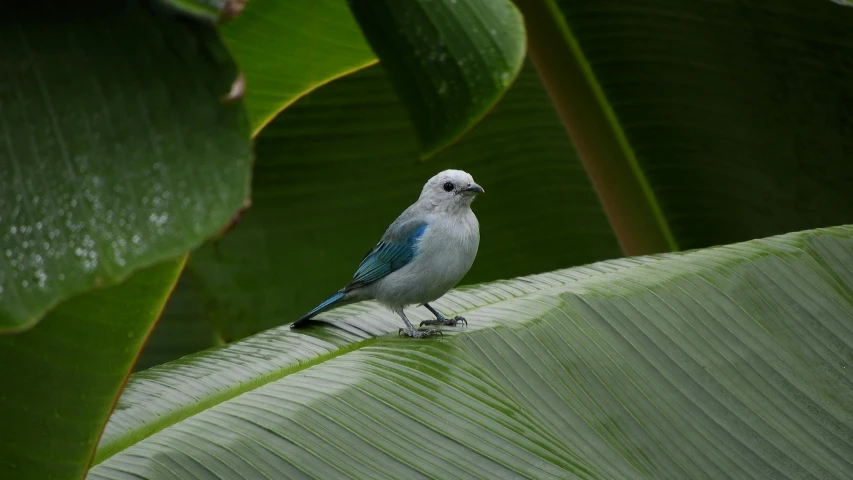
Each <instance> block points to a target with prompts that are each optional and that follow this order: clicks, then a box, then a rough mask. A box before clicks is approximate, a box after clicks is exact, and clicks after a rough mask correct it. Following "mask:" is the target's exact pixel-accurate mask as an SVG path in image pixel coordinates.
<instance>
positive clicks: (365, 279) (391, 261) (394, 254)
mask: <svg viewBox="0 0 853 480" xmlns="http://www.w3.org/2000/svg"><path fill="white" fill-rule="evenodd" d="M426 229H427V224H426V222H423V221H412V220H409V221H404V222H395V223H394V224H392V226H391V227H389V229H388V231H387V232H385V236H384V237H383V240H382V241H381V242H379V243H377V244H376V246H375V247H373V249H372V250H370V251H369V252H367V255H365V257H364V259H363V260H362V261H361V264H359V266H358V269H357V270H356V272H355V275H354V276H353V277H352V281H350V283H349V284H348V285H347V286H346V287H344V288H342V289H340V290H339V291H337V292H336V293H335V294H334V295H332V296H331V297H329V298H327V299H326V300H325V301H324V302H323V303H321V304H320V305H317V306H316V307H314V309H312V310H311V311H310V312H308V313H306V314H305V315H303V316H302V317H301V318H300V319H299V320H297V321H295V322H293V324H292V325H291V327H299V326H300V325H302V324H304V323H305V322H307V321H308V320H310V319H311V318H312V317H314V315H317V314H318V313H320V312H324V311H326V310H328V309H330V308H332V307H335V306H338V305H341V304H345V303H348V302H347V300H346V293H347V292H348V291H350V290H352V289H354V288H358V287H361V286H364V285H367V284H369V283H373V282H375V281H377V280H379V279H381V278H383V277H384V276H386V275H388V274H389V273H391V272H393V271H394V270H397V269H399V268H402V267H403V266H405V265H406V264H407V263H409V262H411V261H412V259H413V258H414V257H415V254H416V253H417V251H418V242H420V239H421V237H422V236H423V234H424V232H426Z"/></svg>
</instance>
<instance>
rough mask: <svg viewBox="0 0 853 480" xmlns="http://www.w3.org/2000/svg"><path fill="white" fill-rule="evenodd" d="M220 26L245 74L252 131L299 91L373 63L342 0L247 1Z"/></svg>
mask: <svg viewBox="0 0 853 480" xmlns="http://www.w3.org/2000/svg"><path fill="white" fill-rule="evenodd" d="M220 30H221V32H222V36H223V37H224V38H225V41H226V42H227V43H228V46H229V47H230V49H231V51H232V52H233V53H234V56H235V57H236V58H237V61H238V62H239V63H240V66H241V68H242V71H243V73H244V74H245V75H246V85H247V90H246V108H247V109H248V110H249V116H250V117H251V119H252V126H253V127H252V130H253V133H254V134H257V133H258V132H259V131H260V130H261V129H262V128H263V127H264V126H265V125H266V124H267V123H268V122H269V121H270V120H272V118H273V117H275V115H276V114H277V113H278V112H280V111H281V110H283V109H284V108H286V107H287V106H288V105H290V104H291V103H293V102H294V101H296V99H297V98H299V97H301V96H302V95H305V94H306V93H308V92H309V91H311V90H313V89H315V88H317V87H318V86H320V85H322V84H324V83H326V82H328V81H329V80H332V79H334V78H336V77H339V76H341V75H345V74H347V73H349V72H352V71H354V70H358V69H361V68H363V67H366V66H368V65H370V64H373V63H376V57H375V56H374V55H373V52H372V51H371V50H370V47H369V46H368V45H367V42H366V41H365V40H364V37H363V36H362V34H361V30H359V28H358V24H357V23H356V22H355V19H353V16H352V13H350V11H349V8H347V4H346V1H345V0H287V1H285V2H282V1H280V0H252V1H251V2H249V3H248V4H247V5H246V6H245V8H244V10H243V11H242V12H241V13H240V15H239V16H238V17H237V18H236V19H235V20H233V21H231V22H228V23H226V24H224V25H222V27H221V28H220Z"/></svg>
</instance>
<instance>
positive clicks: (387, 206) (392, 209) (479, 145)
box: [187, 66, 619, 341]
mask: <svg viewBox="0 0 853 480" xmlns="http://www.w3.org/2000/svg"><path fill="white" fill-rule="evenodd" d="M256 152H257V156H258V159H257V162H256V167H255V171H254V184H253V191H254V195H253V205H252V208H251V209H249V210H248V211H247V212H246V213H245V215H244V216H243V218H242V220H241V221H240V224H239V225H237V227H236V228H235V229H234V230H232V231H231V232H229V233H228V235H225V236H224V237H223V238H222V239H221V240H220V241H219V242H218V244H217V246H216V247H215V248H214V247H213V246H212V245H207V246H205V247H203V248H201V249H199V250H198V251H196V252H194V253H193V255H192V257H191V259H190V264H189V266H188V268H187V275H190V276H191V277H192V280H193V282H194V284H195V285H197V286H198V291H199V293H200V294H201V297H202V302H203V304H204V305H205V311H206V312H207V313H208V314H209V315H210V316H211V318H212V319H213V321H214V323H215V325H216V326H217V329H218V330H219V331H220V334H221V335H222V337H223V338H224V339H225V340H226V341H232V340H234V339H238V338H242V337H245V336H247V335H250V334H252V333H257V332H259V331H261V330H264V329H267V328H271V327H273V326H277V325H281V324H284V323H290V322H292V321H293V320H295V319H296V318H298V317H299V316H300V315H302V314H303V313H305V312H307V311H308V310H310V309H311V308H312V307H314V306H315V305H316V304H317V303H319V302H320V301H322V300H323V299H325V298H326V297H327V296H328V295H330V294H331V292H334V291H336V290H337V289H339V288H340V287H341V286H343V284H345V283H346V282H347V281H348V280H349V279H350V278H351V277H352V274H353V272H354V271H355V268H356V267H357V266H358V262H359V261H360V260H361V258H362V257H364V254H365V252H367V251H368V250H369V249H370V248H372V247H373V245H375V244H376V242H377V241H378V240H379V238H380V237H381V236H382V232H384V231H385V229H386V228H387V226H388V224H390V223H391V222H392V221H393V220H394V218H396V216H397V215H399V214H400V212H402V211H403V210H404V209H405V208H406V207H408V206H409V205H410V204H411V203H412V202H414V201H415V200H416V199H417V196H418V195H419V193H420V191H421V189H422V188H423V184H424V182H426V180H427V179H428V178H429V177H431V176H433V175H434V174H436V173H438V172H439V171H441V170H443V169H445V168H461V169H464V170H466V171H468V172H470V173H471V174H472V175H473V176H474V178H476V179H477V181H478V182H479V183H480V184H481V185H483V186H484V187H485V189H486V192H487V193H486V194H485V195H483V196H481V197H480V198H478V199H477V201H476V202H475V203H474V207H473V208H474V211H475V212H476V214H477V216H478V218H479V220H480V229H481V233H482V235H481V237H482V239H481V244H480V251H479V253H478V258H477V261H476V262H475V263H474V267H473V268H472V270H471V272H470V273H469V274H468V276H466V278H465V279H464V282H466V283H472V282H482V281H485V280H493V279H497V278H507V277H513V276H518V275H524V274H530V273H536V272H542V271H549V270H553V269H555V268H560V267H565V266H571V265H578V264H583V263H589V262H593V261H596V260H601V259H605V258H615V257H618V256H619V249H618V245H617V244H616V241H615V240H614V238H613V233H612V231H611V230H610V227H609V225H608V224H607V219H606V217H605V216H604V214H603V213H602V212H601V209H600V206H599V204H598V200H597V198H596V196H595V192H594V191H593V190H592V188H591V186H590V184H589V181H588V179H587V178H586V175H585V174H584V172H583V169H582V168H581V166H580V163H579V162H578V161H577V157H576V155H575V153H574V151H573V150H572V147H571V143H570V141H569V139H568V138H567V137H566V135H565V133H564V132H563V129H562V126H561V125H560V122H559V119H558V118H557V116H556V114H555V113H554V111H553V110H552V109H551V107H550V105H549V101H548V97H547V94H546V93H545V92H544V91H543V89H542V87H541V84H540V83H539V80H538V79H537V78H536V75H535V72H534V71H533V70H532V68H529V67H528V68H526V69H525V70H524V71H523V72H522V74H521V76H520V77H519V79H518V80H517V82H516V83H515V85H514V86H513V89H512V90H511V91H510V92H509V93H508V94H507V96H506V98H505V99H504V101H503V102H501V104H500V105H499V106H498V107H497V108H496V109H495V110H493V111H492V113H491V114H490V115H489V117H488V118H486V119H485V120H484V121H483V123H481V124H480V125H479V126H478V127H477V128H476V129H475V130H474V131H473V132H471V134H469V135H467V136H466V137H465V139H463V140H462V141H461V142H460V143H458V144H456V145H454V146H452V147H451V148H449V149H447V150H445V151H443V152H441V154H439V155H437V156H436V157H435V158H434V159H432V160H431V161H430V162H427V163H420V162H416V158H417V152H418V146H417V140H416V138H415V136H414V134H413V132H412V129H411V126H410V124H409V122H408V120H407V118H406V112H405V110H404V109H403V107H402V106H401V105H400V104H399V102H398V100H397V97H396V95H395V94H394V91H393V89H392V87H391V85H390V84H389V82H388V81H387V79H386V78H385V75H384V73H383V71H382V70H381V69H380V68H378V66H375V67H371V68H369V69H366V70H363V71H361V72H358V73H356V74H354V75H350V76H347V77H346V78H342V79H340V80H338V81H336V82H334V83H332V84H329V85H327V86H325V87H323V88H322V89H320V90H318V91H316V92H314V93H312V94H311V95H309V96H308V97H306V98H304V99H303V100H302V101H300V102H298V103H297V104H295V105H293V106H292V107H290V108H289V109H287V110H286V111H285V112H284V113H283V114H282V115H280V116H279V117H278V118H276V120H275V121H274V122H273V123H271V124H270V125H269V126H268V127H267V128H266V129H264V131H263V133H262V134H261V135H260V137H258V140H257V144H256ZM563 218H570V219H572V221H571V222H556V221H555V219H563ZM544 252H547V253H544Z"/></svg>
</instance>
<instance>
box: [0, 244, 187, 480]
mask: <svg viewBox="0 0 853 480" xmlns="http://www.w3.org/2000/svg"><path fill="white" fill-rule="evenodd" d="M185 259H186V257H185V256H182V257H181V258H179V259H177V260H171V261H168V262H165V263H162V264H160V265H157V266H154V267H151V268H148V269H145V270H142V271H140V272H138V273H136V274H134V275H133V276H131V277H130V278H129V279H128V280H127V281H125V282H124V283H122V284H120V285H117V286H113V287H109V288H103V289H98V290H95V291H92V292H88V293H84V294H82V295H78V296H76V297H74V298H72V299H70V300H68V301H66V302H63V303H62V304H60V305H59V306H58V307H56V308H55V309H53V310H52V311H51V312H50V313H49V314H48V315H47V316H46V317H45V318H44V320H43V321H42V322H40V323H39V324H38V325H37V326H35V327H34V328H32V329H30V330H27V331H26V332H23V333H19V334H15V335H0V425H2V434H0V478H8V479H13V478H14V479H19V478H20V479H30V478H32V479H46V478H82V477H83V475H84V474H85V472H86V469H87V468H88V466H89V462H90V460H91V458H92V455H93V454H94V451H95V446H96V445H97V442H98V438H99V436H100V434H101V431H102V429H103V428H104V424H105V423H106V421H107V417H108V416H109V415H110V411H111V410H112V409H113V406H114V405H115V402H116V400H117V398H118V394H119V392H120V391H121V388H122V386H123V385H124V383H125V381H126V380H127V376H128V375H129V374H130V370H131V368H132V366H133V363H134V362H135V360H136V356H137V354H138V353H139V350H140V349H141V348H142V344H143V343H144V342H145V340H146V338H147V337H148V334H149V332H150V331H151V329H152V327H153V326H154V322H155V321H156V320H157V317H158V316H159V315H160V312H161V311H162V310H163V305H164V304H165V303H166V299H167V298H168V296H169V293H170V291H171V289H172V287H173V285H174V284H175V282H176V281H177V278H178V275H180V272H181V269H182V268H183V265H184V261H185Z"/></svg>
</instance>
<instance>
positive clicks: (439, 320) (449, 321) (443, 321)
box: [421, 303, 468, 327]
mask: <svg viewBox="0 0 853 480" xmlns="http://www.w3.org/2000/svg"><path fill="white" fill-rule="evenodd" d="M424 306H425V307H426V308H428V309H429V311H430V312H432V314H433V315H435V320H424V321H423V322H421V326H422V327H423V326H424V325H447V326H448V327H455V326H456V324H457V323H459V322H462V323H464V324H465V326H466V327H467V326H468V320H465V317H460V316H459V315H457V316H455V317H453V318H447V317H445V316H444V315H442V314H440V313H438V310H436V309H434V308H432V307H431V306H430V305H429V304H428V303H425V304H424Z"/></svg>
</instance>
